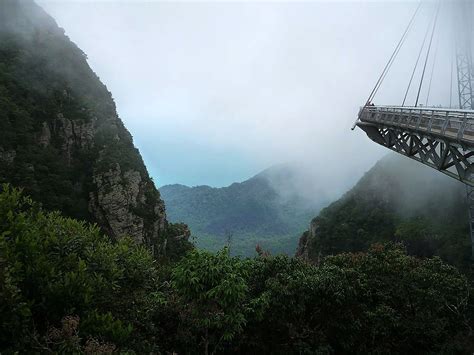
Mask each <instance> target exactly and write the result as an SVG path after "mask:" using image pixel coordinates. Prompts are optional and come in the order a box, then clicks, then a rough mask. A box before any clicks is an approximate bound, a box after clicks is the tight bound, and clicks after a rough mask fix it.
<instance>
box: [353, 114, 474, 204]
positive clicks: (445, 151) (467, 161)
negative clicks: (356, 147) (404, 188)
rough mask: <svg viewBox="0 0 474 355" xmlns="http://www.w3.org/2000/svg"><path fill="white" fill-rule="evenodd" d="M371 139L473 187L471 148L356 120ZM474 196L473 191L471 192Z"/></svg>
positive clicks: (473, 169) (473, 167)
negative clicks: (466, 148) (467, 148)
mask: <svg viewBox="0 0 474 355" xmlns="http://www.w3.org/2000/svg"><path fill="white" fill-rule="evenodd" d="M358 126H359V127H360V128H362V129H363V130H364V131H365V132H366V133H367V135H368V136H369V138H370V139H372V140H373V141H374V142H376V143H378V144H381V145H383V146H384V147H386V148H388V149H391V150H393V151H395V152H397V153H400V154H403V155H405V156H407V157H409V158H411V159H414V160H417V161H418V162H420V163H423V164H425V165H428V166H430V167H432V168H434V169H436V170H439V171H440V172H442V173H444V174H446V175H449V176H451V177H453V178H455V179H457V180H459V181H462V182H464V183H465V184H466V185H468V186H474V174H473V172H474V151H471V150H468V151H466V150H465V149H463V148H462V147H461V146H460V145H458V144H456V143H453V142H450V141H449V140H440V139H439V138H434V137H430V136H426V135H423V134H420V133H417V132H410V131H407V130H405V129H403V128H396V127H386V126H385V127H384V126H378V125H374V124H372V123H364V122H360V123H358ZM473 197H474V194H473Z"/></svg>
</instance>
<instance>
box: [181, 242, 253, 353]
mask: <svg viewBox="0 0 474 355" xmlns="http://www.w3.org/2000/svg"><path fill="white" fill-rule="evenodd" d="M246 264H247V263H246V262H245V261H242V260H241V259H238V258H235V257H234V258H231V257H229V253H228V250H227V249H223V250H222V251H220V252H218V253H217V254H211V253H208V252H204V251H198V250H193V251H191V252H190V253H189V254H188V255H187V257H186V258H183V259H182V260H181V261H180V262H179V263H178V264H177V265H176V267H175V268H174V270H173V274H172V280H173V286H174V289H175V290H176V292H177V295H178V296H179V297H180V298H181V300H182V301H181V302H182V305H184V306H185V307H184V308H183V309H182V312H181V314H182V316H183V319H182V321H183V323H184V324H186V327H189V328H191V331H192V333H193V334H194V336H198V337H202V339H203V347H204V353H205V354H208V353H209V351H211V352H212V353H214V352H215V351H216V350H219V348H220V347H221V346H222V345H223V342H229V341H230V340H232V339H233V338H234V337H235V336H236V335H237V334H239V333H240V332H241V331H242V329H243V326H244V325H245V313H244V312H245V309H246V305H245V301H246V296H247V283H246V276H247V275H246V271H247V267H246V266H247V265H246ZM198 339H199V338H198Z"/></svg>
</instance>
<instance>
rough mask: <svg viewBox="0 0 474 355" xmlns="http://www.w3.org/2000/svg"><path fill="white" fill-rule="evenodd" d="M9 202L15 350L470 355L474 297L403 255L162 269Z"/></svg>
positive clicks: (219, 258)
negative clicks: (466, 354)
mask: <svg viewBox="0 0 474 355" xmlns="http://www.w3.org/2000/svg"><path fill="white" fill-rule="evenodd" d="M2 190H3V192H1V193H0V314H1V315H2V316H1V319H0V352H1V353H66V354H70V353H75V354H78V353H87V354H97V353H112V352H114V353H119V352H124V353H131V352H135V353H138V354H145V353H147V354H148V353H178V354H179V353H183V354H188V353H202V354H212V353H235V354H242V353H256V352H257V353H262V354H270V353H271V354H301V353H308V354H313V353H316V354H333V353H339V354H341V353H469V352H470V351H469V350H470V346H469V333H470V326H472V325H471V319H472V318H471V314H472V311H471V306H470V305H472V300H471V298H470V295H472V290H471V289H470V286H469V283H468V282H467V280H466V278H465V277H464V276H462V275H461V274H460V273H459V272H458V271H457V270H456V269H455V268H454V267H451V266H448V265H446V264H444V263H443V262H442V261H441V260H440V259H426V260H421V259H416V258H413V257H409V256H407V255H406V254H405V252H404V250H403V248H401V247H400V246H396V245H387V246H383V245H375V246H373V247H372V248H371V249H370V250H369V251H368V252H367V253H359V254H340V255H338V256H335V257H329V258H323V259H322V260H321V262H320V265H318V266H315V265H312V264H309V263H306V262H304V261H302V260H300V259H295V258H289V257H287V256H277V257H268V256H265V255H263V254H262V255H261V256H259V257H257V258H255V259H241V258H232V257H230V256H229V255H228V251H227V250H226V249H224V250H222V251H220V252H218V253H217V254H211V253H209V252H204V251H198V250H193V251H191V252H189V253H188V254H187V255H186V256H185V257H184V258H182V259H181V260H180V261H179V262H178V263H176V264H164V263H157V262H156V261H154V260H153V256H152V255H151V254H150V252H149V250H147V249H146V248H144V247H143V246H140V245H137V244H136V243H135V242H134V241H133V240H130V239H122V240H120V241H119V242H118V243H113V242H111V241H110V239H108V238H105V237H104V236H103V235H101V234H100V232H99V231H98V229H97V228H96V227H94V226H91V225H89V224H87V223H84V222H80V221H76V220H72V219H69V218H65V217H62V216H61V215H60V214H59V213H48V212H45V211H42V210H41V208H40V207H39V206H38V205H37V204H36V203H35V202H33V201H32V200H31V199H29V198H28V197H26V196H24V195H23V194H21V193H20V192H19V191H18V190H14V189H11V188H10V187H8V186H3V187H2Z"/></svg>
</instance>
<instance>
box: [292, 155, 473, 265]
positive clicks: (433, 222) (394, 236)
mask: <svg viewBox="0 0 474 355" xmlns="http://www.w3.org/2000/svg"><path fill="white" fill-rule="evenodd" d="M465 198H466V197H465V187H464V185H463V184H462V183H460V182H458V181H456V180H454V179H452V178H450V177H447V176H445V175H443V174H442V173H439V172H437V171H435V170H433V169H431V168H428V167H426V166H423V165H421V164H419V163H417V162H415V161H413V160H410V159H408V158H406V157H402V156H398V155H390V156H387V157H386V158H384V159H382V160H381V161H379V162H378V163H377V164H376V165H375V166H374V167H373V168H372V169H371V170H370V171H369V172H367V173H366V174H365V176H364V177H363V178H362V179H361V180H360V181H359V182H358V183H357V184H356V185H355V187H354V188H352V189H351V190H350V191H349V192H347V193H346V194H345V195H344V196H343V197H342V198H341V199H340V200H338V201H336V202H334V203H333V204H331V205H330V206H329V207H327V208H325V209H324V210H323V211H321V213H320V214H319V216H318V217H316V218H314V219H313V221H312V222H311V226H310V229H309V231H307V232H306V233H304V234H303V236H302V237H301V239H300V245H299V249H298V252H297V255H300V256H303V257H306V258H309V259H311V260H313V261H317V260H318V259H319V258H320V256H322V255H328V254H336V253H339V252H342V251H359V250H365V249H367V248H368V246H369V245H370V244H372V243H375V242H386V241H401V242H403V243H405V244H406V246H407V248H408V251H409V252H410V253H412V254H415V255H419V256H430V255H439V256H441V257H443V258H445V259H446V260H448V261H449V262H452V263H455V264H457V265H465V264H466V263H467V262H468V260H469V256H470V241H469V235H468V228H469V227H468V221H467V207H466V202H465Z"/></svg>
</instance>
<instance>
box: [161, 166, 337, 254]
mask: <svg viewBox="0 0 474 355" xmlns="http://www.w3.org/2000/svg"><path fill="white" fill-rule="evenodd" d="M300 175H301V174H300V173H296V172H295V171H294V169H292V167H291V166H290V165H279V166H274V167H272V168H269V169H266V170H264V171H262V172H261V173H259V174H257V175H255V176H254V177H252V178H250V179H248V180H246V181H243V182H241V183H233V184H231V185H230V186H227V187H222V188H213V187H210V186H195V187H188V186H185V185H179V184H176V185H166V186H163V187H162V188H160V192H161V196H162V198H163V200H164V201H165V203H166V206H167V215H168V218H169V219H170V221H173V222H184V223H187V224H188V225H189V226H190V228H191V230H192V232H193V235H195V236H196V238H197V244H198V245H199V246H201V247H204V248H207V249H211V250H215V249H218V248H220V247H222V246H223V245H225V244H226V243H227V241H228V239H229V238H231V239H232V245H233V247H232V246H231V249H232V248H233V249H234V250H233V252H234V253H235V254H242V255H252V254H253V253H254V250H255V245H256V244H260V245H261V246H262V247H263V248H264V249H265V248H266V249H269V250H270V251H272V252H276V253H278V252H285V253H289V254H292V253H294V251H295V248H296V245H297V237H296V235H298V234H299V233H300V232H301V231H303V230H305V229H306V228H307V225H308V223H309V220H310V219H311V217H312V216H313V215H314V213H317V212H318V211H319V210H320V209H321V208H322V207H323V206H324V205H326V204H327V202H328V201H327V200H324V199H323V200H322V199H321V197H320V196H317V194H316V195H314V194H305V193H304V191H300V190H299V186H298V181H299V179H300V178H301V177H300Z"/></svg>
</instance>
